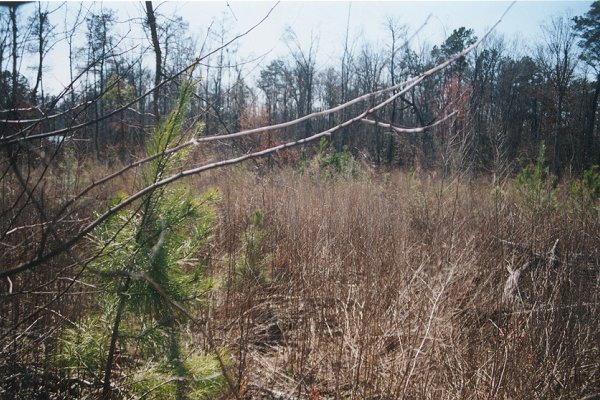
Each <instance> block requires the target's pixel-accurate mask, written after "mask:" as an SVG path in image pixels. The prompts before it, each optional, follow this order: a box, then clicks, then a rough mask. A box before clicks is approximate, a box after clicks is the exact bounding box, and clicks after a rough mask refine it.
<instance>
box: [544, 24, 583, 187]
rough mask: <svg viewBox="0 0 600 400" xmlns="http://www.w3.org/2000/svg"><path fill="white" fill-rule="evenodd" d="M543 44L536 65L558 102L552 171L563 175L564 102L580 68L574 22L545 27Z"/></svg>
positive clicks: (556, 103) (557, 174)
mask: <svg viewBox="0 0 600 400" xmlns="http://www.w3.org/2000/svg"><path fill="white" fill-rule="evenodd" d="M542 33H543V40H544V43H543V44H542V45H541V46H538V48H537V62H538V64H539V65H540V68H541V69H542V72H543V74H544V77H545V78H546V80H547V82H548V83H549V85H550V86H551V88H552V90H553V97H554V101H555V104H554V106H555V125H554V135H553V136H554V138H553V142H554V158H553V164H552V165H553V171H554V174H555V175H556V176H558V177H560V175H561V136H562V134H563V132H562V129H563V118H564V116H563V113H564V106H565V98H566V96H567V91H568V89H569V84H570V82H571V80H572V79H573V73H574V71H575V67H576V66H577V61H578V54H577V53H576V51H577V47H576V39H577V35H576V32H575V30H574V29H573V24H572V22H571V18H569V17H568V16H557V17H554V18H552V19H551V20H550V21H549V22H547V23H546V24H545V25H543V26H542Z"/></svg>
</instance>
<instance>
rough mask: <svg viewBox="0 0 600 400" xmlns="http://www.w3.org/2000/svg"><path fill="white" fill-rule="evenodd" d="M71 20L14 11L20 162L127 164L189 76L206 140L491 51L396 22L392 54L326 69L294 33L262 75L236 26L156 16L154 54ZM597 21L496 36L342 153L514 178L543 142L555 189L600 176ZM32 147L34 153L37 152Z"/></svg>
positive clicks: (4, 32)
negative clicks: (598, 168)
mask: <svg viewBox="0 0 600 400" xmlns="http://www.w3.org/2000/svg"><path fill="white" fill-rule="evenodd" d="M60 7H67V8H68V9H67V10H66V12H67V15H69V18H67V19H65V22H64V24H63V25H64V26H59V24H57V25H54V24H53V22H51V21H54V19H56V18H54V16H53V13H58V12H59V8H56V7H55V9H52V4H45V3H37V4H35V5H27V6H23V5H21V3H10V4H7V5H6V6H4V7H2V8H1V9H0V20H1V21H2V23H1V24H0V26H1V27H2V28H0V43H1V45H0V67H1V70H2V80H1V82H0V101H1V103H2V104H0V107H1V108H2V110H3V111H2V115H1V116H0V118H1V119H2V120H0V133H1V136H2V142H3V145H4V146H5V147H10V148H11V151H17V152H21V153H31V151H32V150H34V149H35V148H42V149H43V148H45V147H47V146H48V141H50V142H51V143H64V144H67V145H69V146H72V147H75V148H77V150H78V152H79V153H78V154H94V155H96V157H97V158H98V159H101V160H102V159H105V160H111V159H117V158H120V159H121V160H125V161H129V160H131V159H132V158H133V157H134V156H135V155H136V150H135V149H136V148H138V147H139V146H141V145H142V144H143V143H144V141H145V138H146V137H147V136H148V134H149V133H150V132H151V131H152V130H153V126H154V125H155V124H156V123H157V122H159V121H160V120H161V119H162V118H164V116H165V115H167V114H168V112H169V110H170V109H171V107H172V103H173V101H174V99H175V98H176V97H177V93H178V91H179V85H180V83H181V81H182V79H183V78H184V76H187V75H192V76H193V77H194V78H196V79H197V81H198V84H197V86H196V88H195V90H194V93H193V97H192V99H191V106H190V111H189V117H190V119H191V121H200V122H202V123H203V125H204V128H203V130H202V132H203V134H205V135H211V136H212V135H221V134H228V133H233V132H238V131H241V130H244V129H249V128H255V127H258V126H265V125H273V124H277V123H283V122H286V121H289V120H291V119H295V118H299V117H302V116H305V115H308V114H311V113H315V112H319V111H322V110H325V109H330V108H332V107H335V106H337V105H339V104H342V103H345V102H347V101H349V100H351V99H354V98H357V97H359V96H361V95H364V94H368V93H372V92H375V91H377V90H379V89H382V88H385V87H389V86H393V85H396V84H398V83H399V82H404V81H407V82H409V81H410V78H411V77H415V76H418V75H419V74H421V73H423V72H424V71H426V70H427V69H429V68H431V67H432V66H434V65H437V64H439V63H440V62H443V61H444V60H446V59H448V58H449V57H451V56H452V55H454V54H456V53H458V52H460V51H462V50H464V49H465V48H466V47H468V46H469V45H471V44H473V43H474V42H475V41H476V40H477V36H476V35H475V34H474V31H473V30H472V29H468V28H466V27H461V28H459V29H455V30H454V31H453V32H452V33H451V34H450V35H449V36H448V37H447V38H446V39H445V40H444V41H443V42H442V43H439V44H436V45H434V46H433V47H431V48H425V49H417V48H415V47H414V46H413V44H412V43H411V41H410V38H411V35H412V34H413V33H414V31H413V30H411V29H409V28H408V27H407V26H404V25H401V24H400V23H398V22H397V21H396V20H394V19H389V20H388V21H387V31H388V33H389V35H388V40H387V43H385V45H384V46H381V47H376V46H373V45H372V44H370V43H367V42H364V43H357V42H356V41H352V40H351V37H350V34H348V37H346V38H345V41H344V46H343V52H342V54H341V55H339V57H338V58H337V59H338V62H337V65H333V64H330V65H324V64H322V63H321V62H320V60H318V59H317V57H316V47H317V43H316V41H313V42H312V43H311V44H310V45H308V46H305V45H303V44H301V43H300V41H299V40H298V39H297V37H296V36H295V35H294V33H293V32H291V31H290V32H288V34H287V35H286V43H287V46H288V48H289V50H290V51H289V55H288V56H285V57H280V58H276V59H273V60H271V61H269V62H265V63H263V64H262V65H261V66H260V67H259V70H258V73H257V72H256V70H255V68H256V64H255V63H251V62H245V61H244V60H243V59H242V58H241V57H240V55H239V52H238V49H237V48H236V46H235V44H234V45H228V41H229V40H230V38H231V37H232V36H233V35H232V34H231V33H230V32H229V31H228V29H227V28H226V26H227V24H226V23H225V22H222V23H221V26H220V27H217V28H215V27H212V28H211V29H210V30H209V31H208V34H207V36H206V38H203V39H202V40H200V41H198V40H194V39H193V38H192V36H191V33H190V30H189V27H188V25H187V23H186V22H184V21H183V19H182V18H181V17H177V16H175V17H173V16H165V15H161V14H159V13H157V12H156V11H155V8H153V5H152V4H151V3H146V5H145V7H144V8H143V9H142V8H140V12H141V13H143V14H142V15H140V19H139V21H137V22H134V24H138V26H139V28H140V29H141V32H144V33H145V36H146V38H145V39H143V40H142V44H141V45H140V41H139V37H138V38H137V39H135V38H134V36H136V35H135V34H132V33H130V32H126V33H124V32H121V31H122V29H121V28H119V24H120V23H119V21H118V17H117V13H116V12H115V11H114V10H111V9H108V8H101V9H98V8H97V7H95V6H92V7H91V8H90V9H86V8H85V6H84V5H79V6H76V5H73V4H66V5H64V6H60ZM22 10H28V13H29V14H30V15H29V16H26V15H24V13H25V11H22ZM63 12H64V11H63ZM67 20H68V21H67ZM599 21H600V3H599V2H594V3H593V4H592V7H591V9H590V10H589V12H588V13H586V14H585V15H583V16H579V17H575V18H568V17H566V16H557V17H555V18H553V19H551V20H550V21H548V22H547V23H546V24H545V25H544V26H542V30H541V31H542V33H543V34H542V36H541V37H540V38H539V39H538V40H537V42H536V43H533V44H531V45H530V46H524V45H517V44H514V43H512V42H511V41H509V40H506V39H505V38H503V37H502V36H500V35H495V36H492V37H490V38H488V39H486V40H485V41H484V42H483V43H482V44H481V45H480V46H479V47H478V48H477V49H476V50H475V51H473V52H471V53H470V54H469V55H468V56H466V57H465V58H463V59H461V60H459V61H458V62H456V63H454V64H453V65H452V66H450V67H449V68H447V69H445V70H444V71H443V73H440V74H435V75H433V76H431V77H429V78H428V79H426V80H425V81H424V82H423V83H422V84H421V85H417V86H415V87H414V88H412V89H411V90H409V91H408V92H407V93H406V94H404V95H402V96H400V97H398V98H397V99H395V100H394V102H393V103H392V104H391V105H390V106H389V107H386V108H384V109H381V110H379V111H377V112H376V113H373V114H372V115H371V116H370V121H362V122H357V123H355V124H353V125H351V126H348V127H345V128H344V129H343V130H342V132H341V134H338V135H336V136H335V137H334V146H335V147H334V148H335V149H337V150H338V151H342V150H344V149H348V150H349V151H351V152H352V153H353V154H355V155H356V154H367V155H368V159H369V160H370V162H372V163H373V164H375V165H381V166H390V167H405V168H413V167H417V168H426V169H443V170H444V171H445V172H451V171H454V170H461V171H464V170H468V171H470V172H471V173H473V174H480V173H484V174H485V173H493V174H506V173H512V172H515V171H518V170H520V169H521V168H522V167H523V166H524V165H525V164H527V163H529V162H530V161H532V160H533V159H534V158H535V157H536V155H537V152H538V149H539V145H540V143H541V142H545V143H546V148H547V149H548V154H547V155H546V158H547V159H548V160H549V162H551V164H552V170H553V172H554V174H555V175H557V176H561V175H562V174H563V173H564V172H565V171H567V172H569V173H575V174H577V173H579V172H580V171H583V170H585V169H587V168H589V167H590V166H591V165H593V164H598V163H600V147H599V144H598V129H597V127H598V116H597V112H596V110H597V108H598V98H599V93H600V60H599V58H598V54H600V41H599V40H598V32H599V31H600V22H599ZM264 23H265V24H268V23H269V22H268V19H267V20H266V21H265V22H264ZM82 38H83V40H82ZM58 42H63V43H66V44H67V47H68V49H69V63H68V65H69V75H70V77H71V84H69V85H68V86H67V87H66V88H65V90H64V91H63V92H61V93H47V92H45V91H44V81H45V79H44V72H45V66H46V64H47V59H48V58H49V57H51V56H52V54H53V52H52V51H53V48H54V47H55V45H56V44H57V43H58ZM24 59H27V60H30V61H31V60H34V59H35V60H36V62H35V65H36V68H35V71H36V73H35V74H34V75H35V78H34V79H33V80H31V81H29V80H27V79H26V78H25V77H24V75H23V73H22V71H20V66H21V65H22V64H23V62H22V61H23V60H24ZM200 59H201V61H200V62H199V61H198V60H200ZM149 60H151V62H150V61H149ZM148 65H152V66H151V67H150V66H148ZM365 107H366V106H365V104H364V103H357V104H355V105H353V106H352V107H349V108H346V109H344V110H343V111H341V112H339V113H329V114H327V115H324V116H322V117H319V118H314V119H310V120H308V121H306V122H304V123H303V124H300V125H296V126H294V127H293V128H285V129H282V130H278V131H276V132H274V133H271V134H269V135H266V136H265V138H255V139H252V140H249V139H244V141H237V142H234V143H233V145H232V147H227V151H231V152H232V153H233V154H241V153H245V152H247V151H248V150H249V149H251V148H252V149H254V148H257V147H258V148H261V147H265V148H266V147H267V146H272V145H273V144H275V143H280V142H282V141H283V140H289V139H299V138H304V137H308V136H309V135H311V134H312V133H314V132H319V131H323V130H326V129H328V128H331V127H334V126H336V125H337V124H339V123H341V122H342V121H345V120H347V119H348V116H350V115H356V114H358V113H360V112H361V111H364V109H365ZM451 113H455V114H454V115H453V116H452V117H451V118H449V119H448V120H447V121H445V122H444V123H443V124H440V125H438V126H436V127H432V128H429V129H424V130H422V131H415V132H412V133H411V132H402V133H399V132H397V131H395V130H394V127H427V126H429V125H432V124H434V123H435V122H436V121H439V120H440V119H443V118H445V117H447V116H448V115H450V114H451ZM23 138H29V140H26V143H27V146H24V145H23V140H22V139H23ZM17 143H18V146H17V147H19V148H18V149H15V146H16V144H17ZM11 146H12V147H11ZM228 146H229V145H228ZM33 154H34V155H33V157H34V158H35V152H34V153H33ZM28 157H30V158H31V157H32V155H31V154H28Z"/></svg>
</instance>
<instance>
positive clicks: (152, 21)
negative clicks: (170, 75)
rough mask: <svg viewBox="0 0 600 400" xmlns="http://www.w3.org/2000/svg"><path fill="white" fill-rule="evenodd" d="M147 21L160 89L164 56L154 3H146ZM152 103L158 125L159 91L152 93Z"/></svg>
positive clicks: (156, 85) (155, 78) (155, 77)
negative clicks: (161, 49) (161, 50)
mask: <svg viewBox="0 0 600 400" xmlns="http://www.w3.org/2000/svg"><path fill="white" fill-rule="evenodd" d="M146 21H147V22H148V26H149V27H150V36H151V37H152V47H154V56H155V69H156V74H155V75H154V86H155V87H158V85H159V84H160V80H161V76H162V55H161V52H160V43H159V41H158V31H157V29H156V16H155V15H154V9H153V8H152V2H151V1H147V2H146ZM152 96H153V97H152V103H153V111H154V119H155V121H156V124H157V125H158V123H159V122H160V114H159V113H158V101H159V99H160V94H159V89H158V88H157V89H155V90H154V92H153V93H152Z"/></svg>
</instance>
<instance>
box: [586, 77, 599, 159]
mask: <svg viewBox="0 0 600 400" xmlns="http://www.w3.org/2000/svg"><path fill="white" fill-rule="evenodd" d="M598 97H600V73H599V74H597V76H596V88H595V89H594V97H593V98H592V103H591V104H590V106H591V107H590V115H589V117H588V118H589V119H588V126H587V129H586V133H585V142H584V154H585V161H584V166H585V168H586V169H588V168H590V167H591V166H592V164H593V163H594V128H595V127H596V110H597V109H598ZM595 161H596V162H600V159H598V160H595Z"/></svg>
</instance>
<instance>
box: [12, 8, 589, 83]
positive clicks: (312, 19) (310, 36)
mask: <svg viewBox="0 0 600 400" xmlns="http://www.w3.org/2000/svg"><path fill="white" fill-rule="evenodd" d="M591 3H592V2H591V1H573V0H572V1H518V2H516V3H515V4H514V5H513V6H512V8H511V9H510V11H509V12H508V14H507V15H506V16H505V17H504V19H503V21H502V23H501V24H500V25H499V26H498V28H497V29H496V31H497V32H498V33H499V34H502V35H504V36H505V38H506V39H508V40H510V41H512V40H518V41H520V42H521V43H523V44H525V45H527V44H531V43H534V42H535V41H536V40H538V37H539V35H540V32H541V31H540V24H541V23H543V22H544V21H547V20H548V19H549V18H551V17H553V16H557V15H564V14H567V15H571V16H575V15H582V14H584V13H585V12H587V11H588V10H589V8H590V5H591ZM275 4H276V3H275V2H271V1H261V2H254V1H228V2H227V1H219V2H204V1H192V2H189V1H175V2H154V6H155V8H157V12H158V13H160V14H162V15H165V16H170V15H173V14H176V15H179V16H181V17H183V19H184V20H186V21H187V22H188V23H189V29H190V32H191V33H192V34H194V35H195V36H196V37H197V38H198V39H199V41H200V42H202V40H203V38H204V37H205V35H206V30H207V28H208V26H209V25H210V24H211V22H212V23H213V28H212V29H215V27H216V26H219V24H220V21H225V26H226V27H227V31H228V34H227V35H226V36H229V37H233V36H235V35H236V34H238V33H241V32H243V31H245V30H247V29H248V28H250V27H251V26H253V25H254V24H256V23H257V22H258V21H260V20H261V19H262V18H263V17H264V16H265V15H266V14H267V13H268V12H269V10H270V9H271V8H273V7H274V6H275V8H274V9H273V11H272V13H271V15H270V16H269V18H268V19H267V20H266V21H265V22H263V23H262V24H261V25H260V26H259V27H258V28H256V29H255V30H254V31H252V32H251V33H250V34H249V35H247V36H245V37H244V38H242V39H241V40H240V41H239V43H238V49H239V50H238V54H239V55H240V56H241V57H243V58H247V59H253V58H255V57H260V56H265V57H264V58H261V59H260V60H259V61H258V62H259V64H255V65H254V69H260V67H262V66H263V65H266V64H267V63H268V62H269V61H270V60H271V59H273V58H275V57H278V56H284V55H286V54H287V53H289V45H287V44H286V43H285V40H284V38H285V36H286V30H287V29H288V28H291V29H292V30H293V31H294V32H295V34H296V36H297V38H298V41H299V43H300V45H301V47H302V48H303V49H305V50H307V49H308V48H309V46H310V43H311V40H312V43H314V45H316V48H317V49H318V53H317V65H337V64H338V63H339V59H340V58H341V54H342V50H343V44H344V38H345V33H346V28H347V26H348V27H349V40H350V42H351V43H355V46H356V47H357V48H360V46H361V45H362V43H363V42H368V43H371V44H373V45H374V48H376V49H378V48H382V47H383V46H384V45H385V44H386V43H387V41H388V38H389V32H388V31H387V29H386V27H385V21H386V19H388V18H393V19H396V20H397V21H398V22H400V23H401V24H405V25H407V27H408V30H409V35H411V34H412V33H414V32H415V31H417V30H418V28H419V27H420V26H422V25H423V24H424V23H425V21H428V22H427V24H426V26H425V27H424V28H423V29H421V30H419V31H418V34H417V35H416V36H415V38H414V40H413V43H412V46H413V48H422V47H427V46H432V45H434V44H439V43H441V42H442V41H443V40H444V38H446V37H447V36H448V35H450V33H451V32H452V30H453V29H456V28H459V27H461V26H465V27H467V28H472V29H474V31H475V35H477V36H481V35H482V34H484V33H485V32H486V31H487V29H488V28H489V27H491V26H492V25H493V24H494V23H495V22H496V21H497V20H498V18H499V17H500V16H501V15H502V14H503V13H504V11H505V10H506V9H507V8H508V6H509V5H510V2H507V1H352V2H347V1H327V2H324V1H282V2H280V3H278V4H277V5H275ZM53 5H54V6H58V5H59V3H51V4H50V8H52V6H53ZM85 6H86V7H88V8H90V7H91V8H95V9H99V8H100V7H105V8H112V9H114V10H116V11H117V16H118V18H119V24H118V29H120V30H121V31H122V32H126V31H130V32H131V33H130V34H131V35H132V36H134V37H138V38H139V41H140V43H143V45H144V46H147V45H149V43H148V41H147V39H146V37H145V35H144V34H143V33H141V32H140V31H139V24H138V22H139V19H140V17H142V16H143V10H144V6H143V3H142V2H87V3H85ZM33 7H35V5H26V6H24V7H22V8H21V18H26V17H27V16H28V14H30V13H31V12H32V11H33V10H34V8H33ZM77 7H78V4H77V3H74V2H69V3H67V14H66V16H65V14H64V11H63V9H61V10H60V11H58V12H56V13H55V14H53V15H52V19H51V20H52V22H53V23H54V24H57V25H58V30H64V25H65V21H66V23H67V25H68V24H69V23H70V22H71V20H72V17H73V13H74V12H75V11H76V10H77ZM429 15H431V17H430V18H429V19H428V16H429ZM159 21H160V20H159ZM83 34H84V32H83V30H82V32H81V36H80V40H83ZM538 41H539V40H538ZM521 47H522V48H525V49H526V46H521ZM525 51H527V50H525ZM28 62H33V58H32V59H31V60H27V59H24V60H23V64H24V65H27V64H28ZM67 62H68V51H67V48H66V45H65V44H64V43H59V44H57V45H56V46H55V47H54V48H53V51H52V53H51V54H50V57H48V62H47V68H46V71H45V74H44V86H45V89H46V91H49V92H55V91H57V90H58V89H60V88H61V87H63V86H64V85H66V84H67V83H68V81H69V79H68V64H67ZM21 70H22V71H27V70H28V69H27V68H23V67H22V69H21ZM29 75H30V76H31V75H32V72H29Z"/></svg>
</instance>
